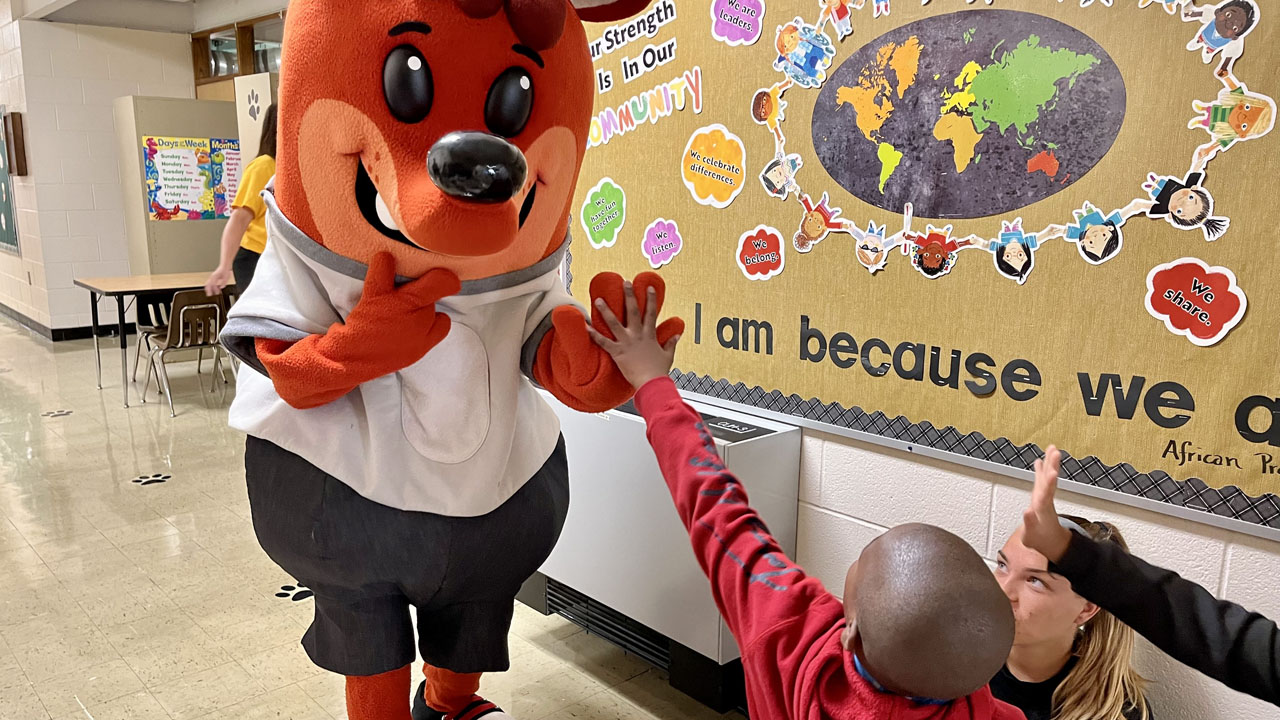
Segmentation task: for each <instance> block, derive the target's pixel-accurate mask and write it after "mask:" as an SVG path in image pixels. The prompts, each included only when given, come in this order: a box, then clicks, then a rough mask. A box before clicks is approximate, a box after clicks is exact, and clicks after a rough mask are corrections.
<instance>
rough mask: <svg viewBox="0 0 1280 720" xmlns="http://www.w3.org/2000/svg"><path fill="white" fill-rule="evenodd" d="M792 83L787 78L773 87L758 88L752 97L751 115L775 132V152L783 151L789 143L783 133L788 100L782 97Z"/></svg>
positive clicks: (757, 122)
mask: <svg viewBox="0 0 1280 720" xmlns="http://www.w3.org/2000/svg"><path fill="white" fill-rule="evenodd" d="M792 84H793V81H792V80H791V78H787V79H786V80H783V81H782V82H780V83H777V84H775V85H774V86H773V87H768V88H761V89H759V90H757V91H756V94H755V96H754V97H753V98H752V99H751V117H752V119H754V120H755V121H756V124H758V125H764V126H765V127H767V128H769V131H770V132H772V133H773V146H774V151H775V152H782V149H783V147H785V146H786V143H787V138H786V137H784V136H783V134H782V121H783V120H786V119H787V116H786V111H787V101H786V100H783V99H782V94H783V93H785V92H786V91H787V88H789V87H791V85H792Z"/></svg>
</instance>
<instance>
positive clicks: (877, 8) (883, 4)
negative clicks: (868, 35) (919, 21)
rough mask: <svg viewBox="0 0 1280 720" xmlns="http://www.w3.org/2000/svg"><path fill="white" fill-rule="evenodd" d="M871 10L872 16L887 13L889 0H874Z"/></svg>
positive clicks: (989, 2) (988, 1) (989, 1)
mask: <svg viewBox="0 0 1280 720" xmlns="http://www.w3.org/2000/svg"><path fill="white" fill-rule="evenodd" d="M987 4H988V5H990V4H991V0H987ZM872 10H873V11H874V12H873V13H872V15H871V16H872V17H880V16H881V15H888V14H889V0H875V5H874V6H872Z"/></svg>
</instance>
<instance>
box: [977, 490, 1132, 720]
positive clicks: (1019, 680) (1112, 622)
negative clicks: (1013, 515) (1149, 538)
mask: <svg viewBox="0 0 1280 720" xmlns="http://www.w3.org/2000/svg"><path fill="white" fill-rule="evenodd" d="M1063 519H1064V520H1065V521H1067V522H1069V523H1072V524H1074V525H1075V526H1077V527H1078V528H1079V529H1080V530H1081V531H1083V532H1084V533H1085V534H1086V535H1088V536H1089V537H1090V538H1092V539H1094V540H1095V541H1097V542H1101V543H1113V544H1115V545H1117V546H1119V547H1120V548H1123V549H1124V550H1125V551H1127V550H1128V545H1127V544H1126V543H1125V540H1124V537H1123V536H1122V535H1121V534H1120V531H1119V530H1118V529H1117V528H1116V527H1115V526H1114V525H1112V524H1110V523H1105V522H1090V521H1088V520H1085V519H1084V518H1079V517H1073V516H1065V515H1064V516H1063ZM1022 537H1023V530H1022V529H1021V528H1019V529H1018V531H1017V532H1015V533H1014V534H1013V536H1012V537H1010V538H1009V540H1008V542H1006V543H1005V545H1004V548H1003V549H1002V550H1000V552H999V555H998V560H997V563H996V579H997V580H999V582H1000V586H1001V587H1002V588H1004V591H1005V594H1006V595H1008V596H1009V601H1010V603H1012V604H1013V614H1014V618H1015V619H1016V621H1017V630H1016V633H1015V635H1014V640H1013V649H1012V650H1011V651H1010V653H1009V659H1008V661H1007V662H1006V663H1005V667H1004V668H1003V669H1002V670H1001V671H1000V673H999V674H998V675H996V677H995V678H993V679H992V680H991V692H992V694H993V695H995V696H996V698H998V699H1000V700H1003V701H1005V702H1007V703H1009V704H1011V705H1014V706H1016V707H1018V708H1019V709H1021V710H1022V711H1023V713H1025V714H1026V716H1027V720H1150V719H1151V718H1152V714H1151V709H1150V707H1149V706H1148V704H1147V701H1146V698H1145V697H1144V695H1143V687H1144V685H1145V684H1146V681H1145V680H1143V678H1142V677H1141V676H1140V675H1139V674H1138V673H1137V671H1136V670H1134V668H1133V664H1132V658H1133V646H1134V639H1135V637H1136V635H1135V634H1134V632H1133V630H1132V629H1130V628H1129V627H1128V626H1126V625H1124V624H1123V623H1121V622H1120V621H1119V620H1117V619H1116V618H1115V616H1113V615H1111V614H1110V613H1108V612H1106V611H1104V610H1102V609H1100V608H1099V607H1098V606H1097V605H1095V604H1093V603H1091V602H1089V601H1087V600H1085V599H1084V598H1082V597H1080V596H1079V595H1077V594H1076V593H1075V592H1074V591H1073V590H1072V588H1071V583H1070V582H1069V581H1068V580H1067V579H1066V578H1064V577H1062V576H1061V575H1058V574H1056V573H1054V572H1051V571H1050V568H1049V561H1048V559H1046V558H1045V556H1044V555H1041V554H1040V553H1038V552H1036V551H1035V550H1032V549H1030V548H1028V547H1026V546H1025V545H1023V544H1022Z"/></svg>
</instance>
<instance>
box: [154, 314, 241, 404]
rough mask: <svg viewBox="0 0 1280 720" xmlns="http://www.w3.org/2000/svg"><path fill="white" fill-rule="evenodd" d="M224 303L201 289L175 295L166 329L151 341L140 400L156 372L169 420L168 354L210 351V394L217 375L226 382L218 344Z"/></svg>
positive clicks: (170, 399)
mask: <svg viewBox="0 0 1280 720" xmlns="http://www.w3.org/2000/svg"><path fill="white" fill-rule="evenodd" d="M223 307H224V301H223V300H222V299H220V298H217V297H210V296H208V295H205V294H204V291H203V290H184V291H182V292H178V293H174V295H173V305H172V307H170V309H169V326H168V328H167V329H166V332H165V333H164V334H163V335H159V334H157V335H155V336H153V337H152V338H151V345H152V346H153V349H152V350H151V359H150V362H149V364H148V366H147V376H146V379H145V380H144V382H143V384H142V401H143V402H146V401H147V389H148V388H150V386H151V373H152V371H155V373H156V385H157V388H162V389H163V392H164V394H165V395H166V396H168V398H169V417H177V412H176V411H175V410H174V407H173V392H172V391H171V390H170V387H169V371H168V369H167V367H166V358H167V356H168V355H169V353H171V352H175V351H179V350H197V351H201V352H203V351H204V350H213V351H214V356H213V376H212V377H211V378H210V387H209V392H213V387H214V384H216V383H217V381H218V375H221V376H222V382H223V383H226V382H227V375H226V372H225V371H224V369H223V367H222V344H221V343H220V342H219V341H218V333H220V332H221V331H222V322H223V318H224V317H225V312H224V310H223Z"/></svg>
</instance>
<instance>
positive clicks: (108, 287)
mask: <svg viewBox="0 0 1280 720" xmlns="http://www.w3.org/2000/svg"><path fill="white" fill-rule="evenodd" d="M208 279H209V273H207V272H195V273H172V274H169V275H129V276H125V277H105V278H77V279H76V281H75V283H76V286H77V287H82V288H84V289H85V290H88V291H89V300H90V310H91V312H92V313H93V315H92V317H93V353H94V361H95V362H96V363H97V369H98V389H99V390H101V389H102V352H101V350H100V349H99V348H98V301H99V300H101V299H102V298H104V297H113V298H115V299H116V314H117V316H118V320H119V323H120V330H119V331H120V385H121V387H122V388H123V389H124V406H125V407H129V340H128V337H127V336H126V335H125V331H124V324H125V323H124V301H125V298H126V297H129V296H133V297H137V296H138V295H144V294H150V293H159V292H163V293H175V292H178V291H181V290H200V289H203V288H204V284H205V281H207V280H208ZM228 290H229V291H232V292H234V290H235V287H234V286H232V285H228V286H227V288H226V290H224V292H226V291H228Z"/></svg>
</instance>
